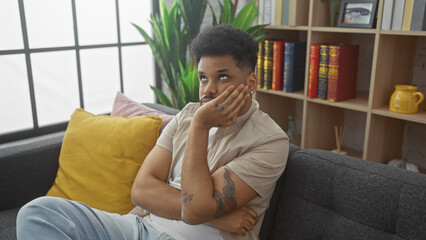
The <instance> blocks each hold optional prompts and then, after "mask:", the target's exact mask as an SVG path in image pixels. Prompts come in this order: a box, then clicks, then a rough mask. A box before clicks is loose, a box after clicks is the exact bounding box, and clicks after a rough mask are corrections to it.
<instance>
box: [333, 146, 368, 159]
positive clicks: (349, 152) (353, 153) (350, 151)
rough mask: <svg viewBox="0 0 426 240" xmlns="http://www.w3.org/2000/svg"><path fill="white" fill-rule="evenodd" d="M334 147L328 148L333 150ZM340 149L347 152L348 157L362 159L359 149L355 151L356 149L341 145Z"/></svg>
mask: <svg viewBox="0 0 426 240" xmlns="http://www.w3.org/2000/svg"><path fill="white" fill-rule="evenodd" d="M333 150H334V149H330V151H333ZM342 150H343V151H345V152H346V153H347V154H346V155H347V156H350V157H356V158H360V159H362V154H363V153H362V152H360V151H357V150H353V149H350V148H345V147H343V148H342Z"/></svg>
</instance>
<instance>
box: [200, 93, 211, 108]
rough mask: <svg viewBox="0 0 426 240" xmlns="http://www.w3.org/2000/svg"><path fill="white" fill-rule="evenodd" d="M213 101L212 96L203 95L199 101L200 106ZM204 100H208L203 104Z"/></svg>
mask: <svg viewBox="0 0 426 240" xmlns="http://www.w3.org/2000/svg"><path fill="white" fill-rule="evenodd" d="M213 99H214V97H213V96H212V95H205V96H204V97H202V98H201V99H200V106H202V105H204V104H205V103H207V102H208V101H211V100H213ZM205 100H208V101H206V102H204V101H205ZM203 102H204V103H203Z"/></svg>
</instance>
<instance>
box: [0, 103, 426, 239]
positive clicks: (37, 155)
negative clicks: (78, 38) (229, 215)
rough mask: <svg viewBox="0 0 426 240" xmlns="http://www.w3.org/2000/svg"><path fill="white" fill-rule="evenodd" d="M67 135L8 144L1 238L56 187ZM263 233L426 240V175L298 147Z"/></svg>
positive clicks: (0, 152) (2, 168) (2, 174)
mask: <svg viewBox="0 0 426 240" xmlns="http://www.w3.org/2000/svg"><path fill="white" fill-rule="evenodd" d="M147 105H148V106H150V107H152V108H156V109H159V110H162V111H164V112H166V113H169V114H176V113H177V110H175V109H171V108H167V107H164V106H161V105H156V104H147ZM62 137H63V133H62V134H61V133H60V134H57V135H54V136H49V137H44V138H39V139H36V140H32V141H29V142H27V143H22V144H19V145H16V146H13V145H12V146H0V240H3V239H16V233H15V220H16V215H17V213H18V210H19V208H20V207H21V206H22V205H24V204H25V203H26V202H28V201H30V200H32V199H34V198H36V197H39V196H43V195H44V194H46V192H47V191H48V190H49V188H50V186H51V185H52V183H53V181H54V179H55V176H56V171H57V169H58V157H59V152H60V148H61V143H62ZM260 239H386V240H389V239H426V175H423V174H420V173H413V172H409V171H407V170H404V169H398V168H392V167H389V166H386V165H383V164H377V163H372V162H367V161H364V160H361V159H357V158H352V157H347V156H342V155H338V154H335V153H332V152H328V151H323V150H314V149H307V150H301V149H300V148H298V147H297V146H294V145H291V146H290V153H289V156H288V163H287V167H286V170H285V171H284V173H283V175H282V176H281V177H280V179H279V180H278V183H277V186H276V189H275V192H274V195H273V197H272V200H271V205H270V207H269V209H268V210H267V212H266V216H265V219H264V222H263V225H262V229H261V233H260Z"/></svg>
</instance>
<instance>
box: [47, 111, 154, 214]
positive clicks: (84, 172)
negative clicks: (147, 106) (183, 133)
mask: <svg viewBox="0 0 426 240" xmlns="http://www.w3.org/2000/svg"><path fill="white" fill-rule="evenodd" d="M160 127H161V118H159V117H156V116H138V117H132V118H124V117H117V116H115V117H114V116H95V115H93V114H91V113H88V112H86V111H84V110H83V109H77V110H76V111H75V112H74V113H73V114H72V116H71V120H70V123H69V125H68V128H67V130H66V133H65V136H64V140H63V144H62V149H61V153H60V156H59V170H58V174H57V176H56V179H55V183H54V184H53V186H52V188H51V189H50V190H49V192H48V193H47V195H48V196H57V197H63V198H67V199H71V200H76V201H81V202H84V203H86V204H88V205H89V206H91V207H94V208H97V209H100V210H104V211H108V212H115V213H120V214H124V213H127V212H129V211H130V210H131V209H132V208H133V207H134V205H133V204H132V202H131V199H130V192H131V187H132V184H133V180H134V178H135V176H136V174H137V172H138V170H139V168H140V166H141V164H142V162H143V160H144V159H145V157H146V155H147V154H148V153H149V151H150V150H151V149H152V148H153V147H154V145H155V142H156V140H157V137H158V134H159V130H160Z"/></svg>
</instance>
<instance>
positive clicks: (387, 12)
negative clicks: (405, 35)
mask: <svg viewBox="0 0 426 240" xmlns="http://www.w3.org/2000/svg"><path fill="white" fill-rule="evenodd" d="M393 5H394V0H385V2H384V3H383V17H382V30H390V29H391V23H392V14H393Z"/></svg>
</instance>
